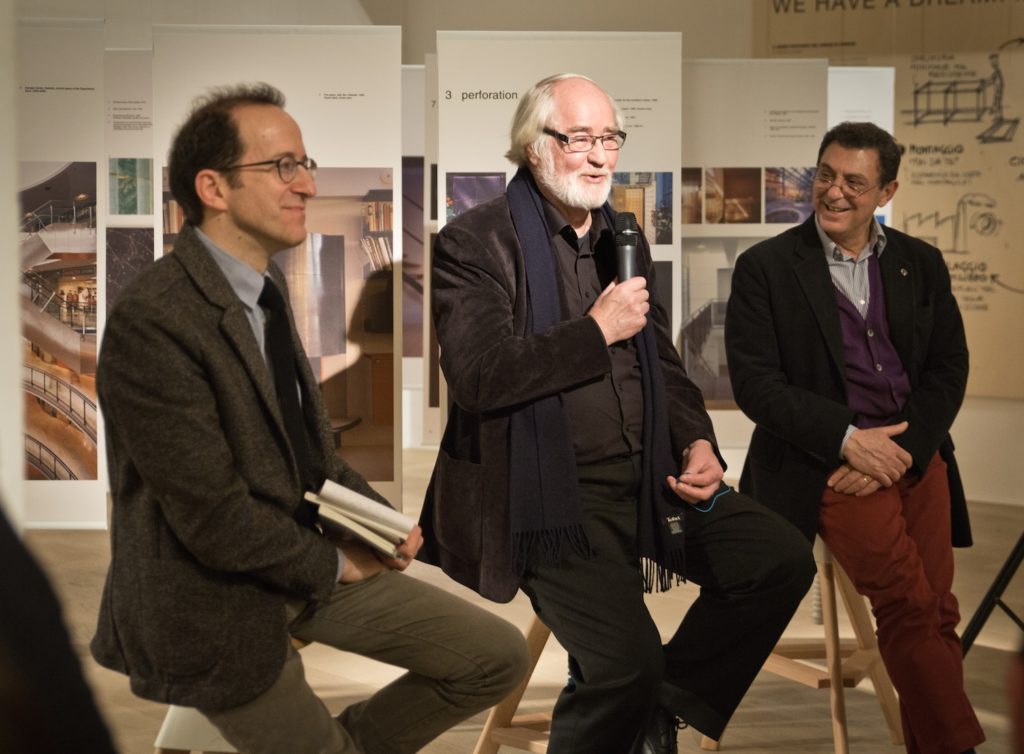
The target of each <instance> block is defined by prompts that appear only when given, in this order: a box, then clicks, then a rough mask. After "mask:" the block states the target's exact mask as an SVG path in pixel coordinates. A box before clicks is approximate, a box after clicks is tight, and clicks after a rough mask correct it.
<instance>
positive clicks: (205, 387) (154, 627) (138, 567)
mask: <svg viewBox="0 0 1024 754" xmlns="http://www.w3.org/2000/svg"><path fill="white" fill-rule="evenodd" d="M270 268H271V274H272V275H273V277H274V279H275V281H276V282H277V284H278V286H279V287H280V288H281V290H282V291H284V292H285V296H287V289H286V285H285V281H284V276H283V275H282V274H281V272H280V270H279V269H278V268H277V267H276V266H275V265H274V264H273V263H271V266H270ZM292 329H293V337H294V340H295V343H296V349H297V354H298V356H299V357H300V358H299V359H298V362H299V365H300V374H299V378H300V380H301V382H302V387H303V395H304V402H303V407H304V413H305V418H306V425H307V430H308V434H309V438H310V447H311V449H312V452H313V453H314V454H315V455H316V456H317V460H318V462H319V463H320V464H321V465H322V468H323V470H324V471H325V473H326V475H327V476H328V477H330V478H332V479H335V480H336V481H338V482H339V483H341V484H343V485H345V486H346V487H351V488H353V489H355V490H358V491H359V492H362V493H363V494H366V495H370V496H372V497H374V498H375V499H378V500H382V498H380V496H379V495H377V494H376V493H375V492H374V491H373V490H372V489H370V487H369V485H368V484H367V483H366V482H365V480H363V478H362V477H361V476H359V474H357V473H356V472H355V471H353V470H352V469H351V468H349V467H348V466H347V465H345V464H344V463H343V462H342V461H340V460H339V459H337V458H336V456H335V453H334V449H333V443H332V441H331V437H330V430H329V423H328V419H327V414H326V411H325V410H324V407H323V402H322V400H321V398H320V391H319V388H318V385H317V382H316V380H315V379H314V377H313V374H312V372H311V370H310V368H309V364H308V362H307V360H306V358H305V355H304V354H303V353H302V352H301V345H299V339H298V336H297V335H294V323H292ZM97 390H98V393H99V401H100V407H101V409H102V411H103V416H104V420H105V424H106V438H107V446H106V447H107V461H108V465H109V469H110V490H111V495H112V498H113V510H112V522H111V563H110V570H109V572H108V574H107V580H106V585H105V587H104V590H103V598H102V602H101V605H100V615H99V625H98V628H97V631H96V636H95V638H94V639H93V641H92V653H93V656H94V657H95V658H96V660H97V661H98V662H99V663H100V664H102V665H105V666H106V667H109V668H113V669H114V670H119V671H121V672H123V673H127V674H128V675H129V676H130V679H131V686H132V690H133V691H134V692H135V693H136V694H138V695H139V696H142V697H145V698H147V699H153V700H155V701H160V702H168V703H173V704H182V705H188V706H196V707H204V708H210V709H224V708H230V707H233V706H237V705H239V704H242V703H244V702H246V701H248V700H249V699H252V698H254V697H255V696H257V695H259V694H260V693H262V692H263V691H264V690H266V689H267V688H269V686H270V685H271V683H273V681H274V680H275V679H276V678H277V676H278V674H279V673H280V670H281V667H282V665H283V663H284V659H285V653H286V649H287V643H288V633H287V627H286V620H285V602H286V600H287V599H288V598H298V599H305V600H321V599H325V598H326V597H328V596H329V595H330V593H331V590H332V589H333V586H334V583H335V578H336V572H337V554H336V550H335V548H334V546H333V545H332V544H330V543H329V542H327V540H325V539H324V538H323V537H321V536H319V535H317V534H316V533H314V532H313V531H311V530H309V529H305V528H303V527H301V526H299V525H298V524H297V523H296V522H295V521H294V520H293V518H292V513H293V511H294V510H295V508H296V507H297V506H298V505H299V502H300V501H301V500H302V487H301V483H300V481H299V474H298V469H297V467H296V464H295V460H294V458H293V456H292V454H291V450H290V448H289V445H288V440H287V433H286V431H285V428H284V423H283V419H282V417H281V413H280V409H279V407H278V402H277V398H276V394H275V392H274V385H273V381H272V379H271V377H270V373H269V371H268V369H267V366H266V362H265V361H264V360H263V356H262V354H261V353H260V350H259V346H258V345H257V343H256V339H255V338H254V337H253V333H252V328H251V326H250V324H249V322H248V320H247V319H246V316H245V311H244V307H243V305H242V303H241V301H239V299H238V297H237V296H236V295H235V293H234V291H233V290H232V289H231V287H230V285H229V284H228V281H227V280H226V279H225V277H224V275H223V273H222V272H221V271H220V268H219V267H218V266H217V264H216V262H214V260H213V259H212V258H211V257H210V254H209V252H208V251H207V250H206V248H205V247H204V246H203V244H202V242H201V241H200V240H199V239H198V237H197V236H196V234H195V232H194V231H193V230H192V228H191V227H189V226H187V225H186V226H185V228H184V229H183V230H182V232H181V234H180V236H179V237H178V240H177V242H176V244H175V247H174V252H173V253H171V254H168V255H167V256H165V257H163V258H162V259H160V260H158V261H157V262H155V263H154V264H153V265H152V266H151V267H149V268H147V269H146V270H145V271H143V272H142V273H140V275H139V276H138V278H137V279H136V280H135V281H134V282H133V283H132V284H131V285H130V286H129V287H128V288H127V289H126V290H125V291H124V292H123V293H122V294H121V296H120V298H119V299H118V301H117V305H116V306H115V307H114V310H113V312H112V313H111V315H110V318H109V319H108V321H107V325H106V331H105V334H104V338H103V344H102V350H101V352H100V359H99V366H98V370H97Z"/></svg>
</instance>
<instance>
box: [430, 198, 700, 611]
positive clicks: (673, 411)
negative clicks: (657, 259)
mask: <svg viewBox="0 0 1024 754" xmlns="http://www.w3.org/2000/svg"><path fill="white" fill-rule="evenodd" d="M639 253H640V266H639V269H640V271H641V273H642V274H644V275H646V276H647V277H648V280H649V281H651V282H652V284H653V280H652V268H653V265H652V262H651V256H650V249H649V248H648V246H647V244H646V242H645V241H644V242H643V243H642V245H641V247H640V250H639ZM524 281H525V271H524V262H523V254H522V251H521V249H520V247H519V242H518V240H517V238H516V234H515V229H514V228H513V226H512V219H511V216H510V214H509V208H508V201H507V200H506V198H505V197H504V196H502V197H499V198H497V199H494V200H492V201H490V202H487V203H486V204H483V205H481V206H479V207H476V208H474V209H472V210H470V211H469V212H466V213H465V214H463V215H460V216H458V217H457V218H455V219H454V220H453V221H452V222H450V223H448V224H447V225H445V227H444V228H443V229H442V230H441V232H440V234H439V235H438V237H437V241H436V243H435V245H434V250H433V262H432V278H431V283H432V290H433V315H434V321H435V325H436V327H437V335H438V341H439V342H440V344H441V367H442V369H443V370H444V375H445V379H446V380H447V383H448V390H449V397H450V401H451V410H450V412H449V415H448V424H447V426H446V428H445V433H444V437H443V439H442V441H441V448H440V451H439V453H438V458H437V463H436V465H435V467H434V473H433V475H432V477H431V480H430V485H429V487H428V489H427V493H426V499H425V501H424V505H423V511H422V515H421V517H420V526H421V527H422V529H423V533H424V539H425V543H424V546H423V549H422V550H421V551H420V558H421V559H423V560H425V561H427V562H429V563H433V564H435V565H440V566H441V567H442V568H443V569H444V571H445V572H446V573H447V574H448V575H449V576H451V577H452V578H453V579H455V580H456V581H458V582H460V583H462V584H465V585H466V586H468V587H469V588H471V589H473V590H474V591H476V592H478V593H480V594H481V595H483V596H484V597H487V598H489V599H493V600H496V601H500V602H507V601H508V600H510V599H512V597H513V596H515V593H516V590H517V589H518V588H519V576H518V574H517V573H516V570H515V568H514V567H513V564H512V535H511V526H510V522H509V494H508V484H509V416H510V413H511V410H512V409H514V408H515V407H516V406H519V405H521V404H523V403H526V402H529V401H532V400H536V399H537V398H540V397H543V396H547V395H554V394H557V393H560V392H563V391H565V390H568V389H570V388H572V387H574V386H576V385H579V384H581V383H583V382H586V381H588V380H592V379H596V378H599V377H601V376H602V375H604V374H605V373H607V372H610V371H611V359H610V357H609V354H608V348H607V346H606V345H605V342H604V336H603V335H602V333H601V329H600V328H599V327H598V325H597V323H596V322H595V321H594V320H593V319H591V318H590V317H582V318H579V319H574V320H565V321H562V322H560V323H559V324H558V325H557V326H555V327H554V328H552V329H550V330H549V331H548V332H545V333H539V334H534V333H530V332H529V329H528V326H527V311H528V301H527V295H526V286H525V282H524ZM650 316H651V318H652V320H653V322H654V326H655V335H656V339H657V346H658V357H659V359H660V362H661V366H662V373H663V375H664V378H665V398H666V403H667V406H666V411H667V413H668V417H669V431H670V433H671V442H672V454H673V456H674V457H675V458H677V459H681V454H682V450H683V448H686V447H687V446H688V445H689V444H690V443H692V442H694V441H695V440H698V439H706V440H709V441H710V442H711V444H712V445H715V444H716V443H715V436H714V430H713V428H712V426H711V420H710V418H709V417H708V414H707V412H706V411H705V409H704V399H703V396H702V395H701V393H700V390H699V389H698V388H697V387H696V386H695V385H694V384H693V383H692V382H691V381H690V380H689V378H688V377H687V376H686V374H685V373H684V371H683V368H682V364H681V362H680V360H679V354H678V353H677V352H676V350H675V347H674V346H673V345H672V339H671V336H670V334H669V329H668V322H667V318H666V315H665V312H664V310H663V309H662V308H661V306H660V305H658V304H657V297H656V295H655V293H654V292H653V291H652V295H651V314H650ZM565 473H566V474H574V473H575V468H573V469H566V470H565Z"/></svg>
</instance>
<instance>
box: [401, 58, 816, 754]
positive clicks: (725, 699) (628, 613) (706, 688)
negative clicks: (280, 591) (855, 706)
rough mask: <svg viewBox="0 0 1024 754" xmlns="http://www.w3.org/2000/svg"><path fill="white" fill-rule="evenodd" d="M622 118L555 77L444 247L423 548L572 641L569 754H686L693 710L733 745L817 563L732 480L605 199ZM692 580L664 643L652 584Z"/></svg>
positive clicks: (596, 90) (553, 740)
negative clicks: (439, 432)
mask: <svg viewBox="0 0 1024 754" xmlns="http://www.w3.org/2000/svg"><path fill="white" fill-rule="evenodd" d="M622 129H623V122H622V116H621V113H620V112H619V110H618V108H617V106H616V105H615V103H614V102H613V101H612V100H611V98H610V97H609V96H608V95H607V94H606V93H605V92H604V91H603V90H602V89H601V88H600V87H599V86H598V85H597V84H596V83H595V82H593V81H592V80H590V79H588V78H586V77H583V76H579V75H576V74H561V75H556V76H552V77H549V78H546V79H544V80H543V81H540V82H538V83H537V84H536V85H534V86H533V87H532V88H531V89H530V90H529V91H527V92H526V94H525V95H524V96H523V97H522V98H521V99H520V103H519V106H518V109H517V110H516V114H515V117H514V120H513V124H512V133H511V148H510V149H509V151H508V154H507V157H508V158H509V159H510V160H511V161H512V162H514V163H515V164H517V165H518V166H519V171H518V173H517V174H516V176H515V177H514V178H513V179H512V181H511V183H510V184H509V186H508V190H507V191H506V193H505V195H504V196H501V197H499V198H497V199H494V200H492V201H490V202H488V203H486V204H483V205H480V206H478V207H476V208H474V209H472V210H470V211H468V212H466V213H464V214H462V215H460V216H458V217H457V218H455V219H454V220H453V221H452V222H450V223H448V224H447V225H446V226H445V227H444V228H443V229H442V231H441V233H440V234H439V236H438V239H437V243H436V245H435V248H434V255H433V276H432V281H433V316H434V319H435V323H436V326H437V334H438V340H439V342H440V346H441V366H442V368H443V370H444V374H445V377H446V379H447V381H448V387H449V391H450V397H451V400H452V406H451V411H450V414H449V417H448V424H447V427H446V429H445V434H444V437H443V439H442V442H441V448H440V453H439V455H438V459H437V464H436V466H435V468H434V474H433V477H432V479H431V483H430V486H429V488H428V490H427V495H426V501H425V504H424V509H423V512H422V516H421V519H420V525H421V527H422V528H423V532H424V539H425V541H424V546H423V548H422V549H421V551H420V556H419V557H421V558H422V559H425V560H427V561H429V562H432V563H436V564H439V565H440V566H441V567H442V568H443V569H444V570H445V572H446V573H448V574H449V575H450V576H452V578H454V579H456V580H457V581H459V582H461V583H463V584H466V585H467V586H469V587H470V588H472V589H475V590H476V591H477V592H479V593H480V594H482V595H484V596H485V597H488V598H490V599H493V600H497V601H508V600H510V599H512V597H513V596H514V595H515V594H516V592H517V591H518V590H519V589H522V590H523V591H524V592H525V593H526V595H527V596H528V597H529V599H530V601H531V603H532V605H533V608H534V610H535V611H536V613H537V615H538V616H539V617H540V619H541V620H543V621H544V623H545V624H546V625H547V626H548V627H549V628H550V629H551V630H552V632H553V633H554V634H555V637H556V638H557V639H558V641H559V643H561V644H562V646H564V647H565V648H566V650H567V651H568V654H569V675H570V677H569V681H568V683H567V685H566V687H565V688H564V689H563V690H562V693H561V694H560V696H559V698H558V701H557V703H556V705H555V709H554V717H553V721H552V728H551V736H550V742H549V746H548V750H549V751H555V752H558V753H559V754H570V753H571V752H579V753H581V754H602V753H603V754H627V752H638V753H639V752H644V753H653V752H657V753H658V754H661V753H662V752H674V751H676V735H677V733H676V720H677V718H680V719H682V720H683V721H685V722H686V723H688V724H690V725H692V726H694V727H695V728H697V729H698V730H700V731H701V732H703V733H705V734H706V735H709V736H711V737H714V738H717V737H718V736H719V735H720V734H721V732H722V730H723V728H724V726H725V724H726V722H727V721H728V720H729V717H730V716H731V715H732V713H733V711H734V710H735V708H736V706H737V704H738V703H739V701H740V699H741V698H742V697H743V694H744V693H745V692H746V690H747V688H748V686H749V685H750V683H751V681H752V680H753V678H754V676H755V675H756V674H757V672H758V670H759V669H760V668H761V665H762V663H763V661H764V659H765V658H766V657H767V655H768V654H769V652H770V651H771V649H772V648H773V647H774V645H775V642H776V640H777V639H778V637H779V635H780V634H781V633H782V631H783V629H784V628H785V626H786V624H787V623H788V621H789V619H790V617H791V615H792V613H793V611H794V610H795V608H796V606H797V604H798V603H799V601H800V598H801V597H802V596H803V594H804V593H805V591H806V589H807V587H808V585H809V584H810V581H811V578H812V576H813V572H814V564H813V560H812V557H811V553H810V548H809V546H808V544H807V542H806V541H804V540H803V539H802V537H801V536H800V534H799V532H797V531H796V529H794V528H793V527H791V526H790V525H789V524H787V523H786V522H785V521H784V520H783V519H782V518H780V517H778V516H776V515H775V514H773V513H772V512H771V511H769V510H767V509H766V508H764V507H762V506H760V505H758V504H757V503H756V502H754V501H753V500H751V499H750V498H747V497H745V496H742V495H739V494H737V493H735V492H733V491H732V490H731V489H730V488H729V487H728V486H726V485H725V484H723V482H722V478H723V474H724V463H723V461H722V459H721V455H720V454H719V452H718V449H717V446H716V441H715V434H714V430H713V428H712V426H711V421H710V419H709V417H708V414H707V412H706V411H705V409H704V400H703V397H702V396H701V393H700V391H699V389H698V388H697V387H696V386H695V385H694V384H693V383H692V382H691V381H690V380H689V379H688V378H687V376H686V374H685V372H684V370H683V367H682V365H681V363H680V360H679V355H678V354H677V353H676V351H675V349H674V347H673V345H672V339H671V335H670V333H669V329H668V319H667V317H666V314H665V311H664V310H663V309H662V307H661V306H660V305H659V303H658V301H657V296H656V295H654V290H653V289H654V279H653V265H652V261H651V253H650V249H649V248H648V246H647V243H646V241H645V240H644V238H643V236H642V234H639V233H638V232H637V228H636V224H635V223H631V222H629V219H628V218H624V217H623V216H618V217H617V216H616V213H615V212H614V211H613V210H612V208H611V207H610V206H609V205H608V204H607V198H608V195H609V191H610V188H611V175H612V171H613V170H614V169H615V165H616V162H617V160H618V156H619V151H620V148H622V147H623V145H624V143H625V141H626V134H625V133H624V132H623V130H622ZM616 236H618V241H616ZM620 257H622V258H623V261H624V262H626V263H629V262H632V263H634V264H635V269H636V274H635V275H634V276H631V277H629V278H628V279H622V276H620V275H618V269H619V267H618V261H619V258H620ZM630 257H632V258H630ZM682 578H686V579H688V580H692V581H694V582H696V583H698V584H700V585H701V595H700V597H699V598H698V600H697V601H696V603H695V604H694V605H693V607H692V608H691V609H690V611H689V612H688V613H687V615H686V616H685V619H684V620H683V621H682V623H681V625H680V626H679V627H678V630H676V629H675V627H666V628H671V629H672V630H673V632H674V635H673V636H672V638H671V639H670V640H669V641H668V643H667V644H664V645H663V643H662V638H661V635H660V632H659V630H658V627H657V626H656V625H655V624H654V622H653V620H652V619H651V616H650V614H649V613H648V611H647V608H646V606H645V604H644V594H645V592H650V591H654V590H666V589H668V588H670V587H671V586H672V585H673V584H675V583H677V582H678V581H679V580H680V579H682ZM680 617H682V616H680Z"/></svg>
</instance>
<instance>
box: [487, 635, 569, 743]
mask: <svg viewBox="0 0 1024 754" xmlns="http://www.w3.org/2000/svg"><path fill="white" fill-rule="evenodd" d="M550 635H551V631H550V630H549V629H548V627H547V626H545V625H544V624H543V623H542V622H541V619H540V618H538V617H537V616H534V617H533V621H532V622H531V623H530V627H529V628H528V629H527V631H526V646H527V648H528V649H529V652H530V669H529V670H528V671H527V673H526V676H525V677H524V678H523V680H522V682H521V683H520V684H519V685H518V686H516V687H515V688H514V689H512V691H511V692H509V695H508V696H506V697H505V698H504V699H502V700H501V701H500V702H498V704H497V705H496V706H494V707H493V708H491V711H490V713H489V714H488V715H487V722H485V723H484V727H483V730H481V731H480V738H478V739H477V742H476V748H475V749H473V754H497V753H498V747H499V746H503V745H504V746H511V747H512V748H513V749H519V750H520V751H532V752H534V753H535V754H544V752H547V750H548V732H549V731H550V730H551V713H550V712H537V713H533V714H528V715H516V711H517V710H518V709H519V702H520V701H522V698H523V694H524V693H526V686H527V685H528V684H529V683H530V676H532V675H533V671H534V669H535V668H536V667H537V660H539V659H540V654H541V652H543V651H544V645H545V644H547V643H548V637H549V636H550Z"/></svg>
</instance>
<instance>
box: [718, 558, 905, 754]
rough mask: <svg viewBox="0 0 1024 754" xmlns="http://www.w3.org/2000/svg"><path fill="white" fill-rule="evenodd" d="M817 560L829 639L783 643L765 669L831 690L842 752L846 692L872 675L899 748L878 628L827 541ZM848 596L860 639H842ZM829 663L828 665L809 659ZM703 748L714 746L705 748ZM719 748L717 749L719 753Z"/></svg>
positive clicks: (842, 752) (841, 753) (843, 753)
mask: <svg viewBox="0 0 1024 754" xmlns="http://www.w3.org/2000/svg"><path fill="white" fill-rule="evenodd" d="M814 559H815V561H816V562H817V564H818V586H819V588H820V590H821V610H822V623H823V624H824V627H825V638H824V641H822V640H819V639H783V640H781V641H780V642H779V643H778V644H777V645H776V647H775V651H774V652H772V654H771V655H769V657H768V660H767V661H766V662H765V664H764V669H765V670H767V671H769V672H771V673H775V674H776V675H780V676H782V677H783V678H788V679H790V680H791V681H797V682H798V683H802V684H804V685H805V686H810V687H811V688H814V689H828V690H829V702H830V704H831V707H832V738H833V740H834V742H835V750H836V754H848V753H849V751H850V747H849V742H848V738H847V726H846V702H845V699H844V695H843V688H844V687H845V688H853V687H854V686H856V685H857V684H858V683H860V682H861V681H862V680H864V678H865V677H867V676H870V677H871V683H872V685H873V686H874V687H875V694H876V695H877V696H878V704H879V706H881V708H882V715H883V716H884V717H885V722H886V725H888V726H889V736H890V738H891V739H892V742H893V743H894V744H897V745H898V744H902V743H903V727H902V724H901V722H900V709H899V702H898V701H897V700H896V692H895V690H894V689H893V687H892V681H890V680H889V674H888V673H886V671H885V665H883V664H882V658H881V656H880V655H879V653H878V640H877V639H876V638H875V628H874V625H873V624H872V622H871V616H870V615H869V613H868V609H867V604H866V602H865V600H864V598H863V597H862V596H861V595H859V594H857V591H856V589H854V588H853V584H852V583H851V582H850V579H849V577H848V576H847V575H846V574H845V573H844V572H843V569H842V568H840V567H839V564H838V563H836V562H834V561H833V560H832V553H830V552H829V551H828V547H826V546H825V543H824V542H822V540H821V539H817V540H815V543H814ZM837 585H838V587H839V594H840V595H842V598H843V604H844V605H845V606H846V614H847V616H849V618H850V623H851V624H852V626H853V633H854V636H855V637H856V638H854V639H845V640H841V639H840V638H839V627H838V616H837V613H836V586H837ZM815 659H824V661H825V665H824V667H823V666H821V665H818V664H811V663H808V662H806V661H807V660H815ZM702 748H708V747H703V746H702ZM717 748H718V747H717V746H715V747H713V748H711V750H712V751H715V750H717Z"/></svg>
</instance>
